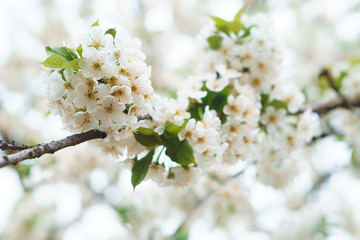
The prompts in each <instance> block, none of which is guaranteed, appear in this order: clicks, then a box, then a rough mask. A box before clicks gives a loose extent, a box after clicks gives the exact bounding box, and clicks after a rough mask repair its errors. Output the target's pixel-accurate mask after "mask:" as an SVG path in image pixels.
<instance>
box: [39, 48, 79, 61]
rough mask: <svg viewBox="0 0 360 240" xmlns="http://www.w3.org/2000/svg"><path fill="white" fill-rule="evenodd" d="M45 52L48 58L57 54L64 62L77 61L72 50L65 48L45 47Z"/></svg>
mask: <svg viewBox="0 0 360 240" xmlns="http://www.w3.org/2000/svg"><path fill="white" fill-rule="evenodd" d="M45 51H46V53H47V55H48V56H51V55H53V54H59V55H60V56H63V57H64V58H65V59H66V61H71V60H74V59H77V58H78V56H77V55H76V53H75V52H74V50H72V49H70V48H67V47H49V46H46V47H45Z"/></svg>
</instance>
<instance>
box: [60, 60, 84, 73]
mask: <svg viewBox="0 0 360 240" xmlns="http://www.w3.org/2000/svg"><path fill="white" fill-rule="evenodd" d="M81 59H83V58H78V59H74V60H72V61H70V62H65V63H64V64H63V65H62V67H63V68H72V69H73V70H74V71H78V70H79V69H80V67H79V61H80V60H81Z"/></svg>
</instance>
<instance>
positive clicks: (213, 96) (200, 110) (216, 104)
mask: <svg viewBox="0 0 360 240" xmlns="http://www.w3.org/2000/svg"><path fill="white" fill-rule="evenodd" d="M201 90H202V91H206V93H207V94H206V96H205V97H203V98H202V99H201V103H199V102H196V101H194V102H191V103H190V104H189V107H188V112H189V113H190V114H191V118H194V119H195V120H197V121H200V120H202V118H203V115H204V112H205V108H206V106H209V109H210V110H215V111H216V113H217V115H218V117H219V118H220V120H221V122H222V123H224V122H225V120H226V116H225V114H224V112H223V109H224V107H225V105H226V104H227V99H228V97H229V95H230V93H231V87H230V85H228V86H226V87H225V88H224V89H223V90H222V91H220V92H213V91H211V90H209V89H208V88H207V87H206V86H205V84H204V85H203V87H202V89H201Z"/></svg>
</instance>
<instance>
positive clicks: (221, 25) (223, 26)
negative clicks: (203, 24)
mask: <svg viewBox="0 0 360 240" xmlns="http://www.w3.org/2000/svg"><path fill="white" fill-rule="evenodd" d="M210 17H211V18H212V20H214V22H215V26H216V28H217V29H218V30H219V31H220V32H223V33H225V34H226V35H228V36H230V24H229V22H228V21H225V20H224V19H221V18H219V17H215V16H210Z"/></svg>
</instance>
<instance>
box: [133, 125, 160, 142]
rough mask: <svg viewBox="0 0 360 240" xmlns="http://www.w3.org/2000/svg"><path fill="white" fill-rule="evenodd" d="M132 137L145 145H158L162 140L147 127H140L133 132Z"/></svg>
mask: <svg viewBox="0 0 360 240" xmlns="http://www.w3.org/2000/svg"><path fill="white" fill-rule="evenodd" d="M134 137H135V139H136V141H138V142H139V143H140V144H141V145H143V146H145V147H154V146H156V145H160V144H161V143H162V142H163V140H162V139H161V138H160V136H159V135H158V134H157V133H156V132H154V130H152V129H149V128H143V127H140V128H138V129H136V131H135V132H134Z"/></svg>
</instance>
